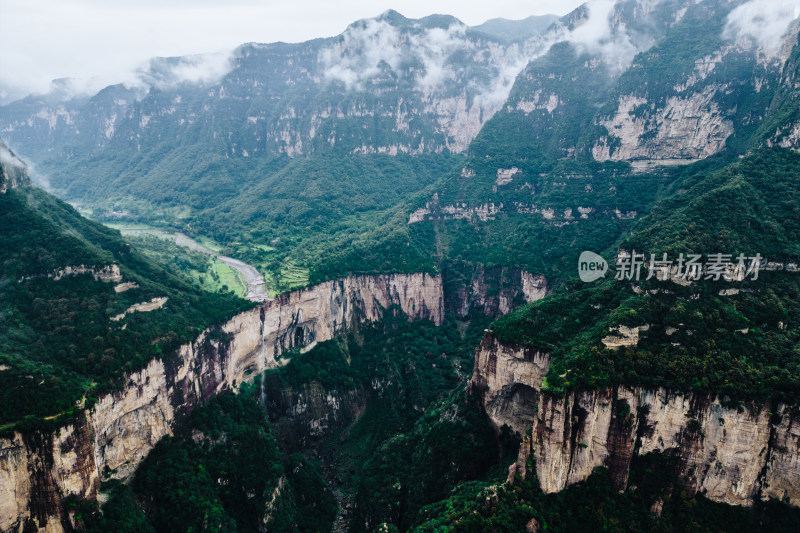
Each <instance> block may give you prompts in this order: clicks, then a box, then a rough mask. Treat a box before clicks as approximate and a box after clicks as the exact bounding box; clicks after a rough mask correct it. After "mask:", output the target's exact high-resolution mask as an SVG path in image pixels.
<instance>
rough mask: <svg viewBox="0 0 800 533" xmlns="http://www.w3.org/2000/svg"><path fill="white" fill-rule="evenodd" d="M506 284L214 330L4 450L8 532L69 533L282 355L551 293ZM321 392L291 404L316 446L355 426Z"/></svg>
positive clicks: (351, 294) (356, 299)
mask: <svg viewBox="0 0 800 533" xmlns="http://www.w3.org/2000/svg"><path fill="white" fill-rule="evenodd" d="M498 274H499V279H501V280H502V281H503V282H504V284H505V286H504V287H503V288H502V289H500V290H496V291H495V290H492V291H489V290H488V289H487V282H486V276H485V273H484V271H483V270H480V271H478V272H475V273H473V276H472V279H471V280H470V282H469V283H468V286H466V287H464V288H462V289H460V290H458V291H456V293H454V294H453V295H445V292H444V289H443V282H442V277H441V276H439V275H430V274H426V273H414V274H388V275H373V276H366V275H364V276H352V277H348V278H344V279H339V280H335V281H328V282H324V283H322V284H320V285H317V286H314V287H310V288H307V289H303V290H298V291H294V292H291V293H287V294H283V295H280V296H278V297H277V298H275V299H273V300H270V301H268V302H265V303H263V304H261V305H259V306H257V307H255V308H253V309H250V310H248V311H245V312H243V313H240V314H238V315H236V316H234V317H233V318H231V319H230V320H229V321H227V322H226V323H224V324H222V325H220V326H218V327H213V328H209V329H207V330H206V331H204V332H202V333H201V334H200V336H199V337H198V338H197V339H196V340H195V341H194V342H192V343H189V344H185V345H183V346H181V347H180V348H179V349H178V350H176V351H175V352H174V353H172V354H169V355H167V356H165V357H164V358H161V359H154V360H152V361H150V363H149V364H148V365H147V366H146V367H145V368H143V369H141V370H139V371H136V372H133V373H130V374H128V375H126V376H125V379H124V383H125V385H124V386H123V387H122V388H120V389H119V390H116V391H114V392H111V393H108V394H105V395H102V396H100V398H98V400H97V403H96V404H95V405H94V406H93V407H92V408H90V409H88V410H86V411H81V412H79V413H78V414H77V415H76V417H75V419H74V420H73V421H72V422H71V423H69V424H67V425H65V426H63V427H61V428H60V429H59V430H58V431H56V432H54V433H46V432H42V431H32V432H31V431H27V432H14V433H13V435H11V436H8V437H3V438H0V531H4V532H5V531H19V530H21V528H22V527H23V526H24V525H25V524H26V522H28V521H29V520H33V521H34V522H35V523H36V525H37V527H38V528H39V530H40V531H48V532H51V531H53V532H57V531H71V530H72V529H73V528H74V526H75V522H74V516H73V515H72V514H71V513H70V511H69V510H68V508H67V506H66V505H65V502H66V501H67V500H68V499H70V498H78V499H79V500H92V499H95V498H97V497H98V489H99V487H100V482H101V481H102V480H107V479H112V478H116V479H122V480H128V479H130V477H131V475H132V474H133V472H134V471H135V469H136V467H137V466H138V464H139V463H140V462H141V461H142V460H143V459H144V458H145V457H146V455H147V453H148V452H149V451H150V450H151V449H152V448H153V446H154V445H155V444H156V443H157V442H158V441H159V440H160V439H161V438H162V437H164V436H165V435H171V434H172V433H173V431H174V429H175V428H176V426H177V424H179V423H180V421H181V420H184V419H185V418H186V416H187V415H188V414H189V413H190V412H191V411H192V409H193V408H194V407H196V406H197V405H199V404H201V403H202V402H204V401H206V400H208V399H209V398H211V397H213V396H214V395H216V394H218V393H220V392H222V391H228V390H237V389H238V387H239V386H241V385H242V384H243V383H245V382H248V381H251V380H252V379H254V378H255V377H256V376H258V375H260V374H261V373H262V372H264V371H265V370H268V369H272V368H277V367H278V366H279V365H282V364H284V363H285V362H286V359H282V358H281V355H282V354H284V353H285V352H286V351H287V350H291V349H293V348H301V349H302V351H307V350H309V349H311V348H312V347H313V346H314V345H315V344H316V343H317V342H320V341H325V340H329V339H332V338H333V337H335V336H336V335H338V334H341V333H343V332H345V331H348V330H349V329H350V328H353V327H355V326H356V325H357V324H359V323H362V322H366V321H378V320H380V319H381V317H382V315H383V313H384V310H387V309H397V310H399V311H401V312H402V313H404V314H405V315H407V316H408V317H409V319H420V320H422V319H424V320H430V321H431V322H433V323H434V324H436V325H439V324H441V323H442V321H443V319H444V314H445V309H446V306H447V307H448V308H452V309H453V310H456V312H459V311H460V312H463V313H466V312H467V311H468V310H469V309H478V310H483V311H485V312H489V313H493V314H496V313H502V312H507V311H508V310H509V308H510V306H511V305H512V302H514V301H516V302H517V303H520V301H532V300H534V299H538V298H541V297H543V296H544V295H545V293H546V280H544V278H543V277H542V276H535V275H532V274H529V273H526V272H520V271H517V270H512V269H508V270H506V269H499V271H498V272H493V273H492V275H493V276H494V277H498ZM489 285H490V286H491V283H490V284H489ZM488 292H491V293H492V295H491V296H487V293H488ZM520 298H521V300H520ZM316 392H317V393H318V394H314V395H312V396H314V397H310V398H300V397H298V398H294V397H287V398H286V402H288V404H290V405H288V408H290V409H294V410H295V411H296V414H303V413H304V412H305V411H306V410H307V409H306V408H304V407H303V406H301V405H299V404H301V403H303V404H310V405H311V407H312V409H311V410H310V411H309V412H308V413H306V415H305V416H304V417H301V419H300V421H299V422H295V423H300V424H304V425H307V426H308V431H307V432H306V433H308V434H309V435H311V436H315V437H319V436H320V435H323V434H324V433H325V430H326V429H327V427H328V425H329V420H330V424H336V423H337V421H338V420H339V419H340V418H341V419H342V420H351V419H352V418H353V416H357V414H358V413H355V414H348V413H345V414H342V413H339V410H340V400H341V399H340V398H338V397H337V396H335V394H333V395H332V394H330V393H328V392H326V391H316ZM272 394H273V395H276V394H277V395H281V394H284V395H285V394H286V392H285V391H272ZM300 396H302V394H301V395H300ZM317 396H318V397H317ZM351 400H352V401H346V402H341V403H344V404H347V405H350V404H358V402H357V401H356V400H357V398H353V399H351ZM295 404H297V405H295ZM315 413H316V414H315ZM309 415H310V416H309ZM278 430H279V434H280V433H281V428H280V427H279V428H278ZM303 444H305V443H303Z"/></svg>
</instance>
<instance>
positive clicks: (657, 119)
mask: <svg viewBox="0 0 800 533" xmlns="http://www.w3.org/2000/svg"><path fill="white" fill-rule="evenodd" d="M725 89H726V87H723V86H717V85H712V86H709V87H706V88H705V89H704V90H703V91H702V92H695V93H692V94H688V95H683V94H676V95H675V96H671V97H670V98H668V99H667V100H666V102H665V103H664V104H663V105H661V106H658V107H657V106H656V104H655V103H652V102H649V101H648V100H647V99H646V98H638V97H636V96H634V95H627V96H622V97H620V99H619V106H618V108H617V111H616V113H614V114H613V115H612V116H610V117H608V118H605V119H602V120H600V121H599V123H600V124H601V125H602V126H604V127H605V128H606V130H607V131H608V133H609V137H610V139H611V140H610V139H609V137H602V138H601V139H600V140H599V141H598V143H597V144H595V146H594V148H593V149H592V154H593V156H594V158H595V159H596V160H597V161H609V160H611V161H641V162H645V161H646V162H658V163H659V164H662V165H670V164H687V163H692V162H694V161H698V160H700V159H705V158H706V157H708V156H710V155H713V154H716V153H718V152H720V151H722V149H723V148H724V147H725V141H726V140H727V138H728V137H729V136H730V135H731V134H732V133H733V129H734V126H733V122H732V121H731V120H730V119H729V118H728V117H727V115H726V113H723V112H722V110H721V109H720V108H719V105H718V104H717V102H716V101H715V96H716V95H717V94H718V93H719V92H722V91H724V90H725Z"/></svg>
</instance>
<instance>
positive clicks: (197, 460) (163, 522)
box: [79, 394, 336, 532]
mask: <svg viewBox="0 0 800 533" xmlns="http://www.w3.org/2000/svg"><path fill="white" fill-rule="evenodd" d="M265 415H266V414H265V413H264V411H263V408H261V407H260V406H259V405H258V404H257V403H256V402H255V401H254V400H252V399H250V398H248V397H247V396H246V395H245V394H240V395H238V396H235V395H232V394H222V395H220V396H218V397H216V398H214V399H213V400H211V401H210V402H208V403H207V404H206V405H204V406H202V407H199V408H198V409H197V410H195V412H194V413H192V416H191V419H190V420H189V422H188V423H187V424H185V425H184V426H183V427H182V428H181V430H180V431H179V432H177V433H176V435H175V436H174V437H169V436H168V437H165V438H164V439H162V440H161V441H160V442H159V443H158V445H156V447H155V448H154V449H153V450H152V451H151V452H150V454H149V455H148V456H147V459H146V460H145V461H144V462H143V463H142V465H141V466H140V467H139V469H138V470H137V472H136V477H135V479H134V481H133V483H132V485H131V487H130V488H128V487H126V486H124V485H120V484H117V483H115V482H109V483H106V485H105V487H104V489H103V490H105V491H107V492H109V493H110V496H111V497H110V499H109V501H108V503H106V504H105V505H104V506H103V509H102V512H97V511H96V510H93V509H92V508H91V505H89V506H88V509H86V510H85V512H84V513H83V514H82V515H81V517H80V518H79V519H80V520H82V521H83V522H84V526H85V529H86V530H87V531H89V532H92V531H98V532H100V531H112V530H113V531H130V532H133V531H155V532H162V531H163V532H167V531H170V532H172V531H174V532H177V531H187V532H188V531H218V532H223V531H224V532H233V531H239V532H246V531H253V532H255V531H262V530H263V527H264V525H266V526H267V527H268V528H269V530H270V531H285V532H292V531H319V532H322V531H328V530H329V529H330V524H331V523H332V521H333V518H334V517H335V514H336V503H335V501H334V499H333V496H332V495H331V493H330V491H329V490H328V489H327V487H326V486H325V482H324V480H323V479H322V478H321V477H320V475H319V473H318V472H317V470H316V468H315V467H314V465H313V464H311V463H309V462H308V461H307V460H306V459H304V458H303V457H302V456H301V455H299V454H295V455H293V456H291V457H287V458H284V457H283V456H282V455H281V452H280V450H279V449H278V445H277V442H276V441H275V438H274V437H273V435H272V433H271V431H270V428H269V425H268V423H267V422H266V416H265Z"/></svg>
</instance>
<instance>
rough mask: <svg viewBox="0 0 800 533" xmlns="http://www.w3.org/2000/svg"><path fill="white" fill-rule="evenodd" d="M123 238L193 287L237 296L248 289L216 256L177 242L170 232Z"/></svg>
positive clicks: (237, 275)
mask: <svg viewBox="0 0 800 533" xmlns="http://www.w3.org/2000/svg"><path fill="white" fill-rule="evenodd" d="M125 240H126V241H128V242H130V243H131V244H133V245H134V246H135V247H136V249H137V250H139V251H140V252H141V253H142V254H143V255H144V256H145V257H147V258H148V259H149V260H151V261H153V262H155V263H158V264H159V265H160V266H161V267H162V268H164V269H165V270H170V272H172V273H173V274H175V275H177V276H179V277H181V278H182V279H183V280H184V281H185V282H187V283H189V284H190V285H192V286H194V287H195V288H196V289H202V290H204V291H207V292H228V291H231V292H233V293H235V294H236V295H238V296H244V295H245V294H246V292H247V288H246V286H245V285H244V284H243V283H242V281H241V279H240V277H239V274H238V273H237V272H236V271H235V270H233V269H232V268H231V267H229V266H228V265H226V264H225V263H223V262H222V261H220V260H219V259H216V258H215V257H212V256H210V255H208V254H204V253H202V252H194V251H191V250H189V249H187V248H185V247H183V246H179V245H177V244H176V243H175V240H174V238H173V237H172V235H170V234H166V233H164V234H153V235H149V234H144V233H143V234H140V235H135V234H134V235H126V236H125Z"/></svg>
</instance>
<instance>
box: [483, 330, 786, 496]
mask: <svg viewBox="0 0 800 533" xmlns="http://www.w3.org/2000/svg"><path fill="white" fill-rule="evenodd" d="M549 366H550V358H549V355H548V354H544V353H541V352H537V351H536V350H534V349H532V348H529V347H524V346H519V345H514V344H506V343H502V342H500V341H498V340H497V339H495V338H494V337H492V336H491V335H487V336H486V337H485V338H484V340H483V343H482V344H481V347H480V349H479V350H478V352H477V354H476V359H475V371H474V374H473V378H472V386H473V387H477V389H478V390H480V391H482V394H483V403H484V406H485V407H486V411H487V413H488V414H489V416H490V417H491V419H492V420H493V422H494V423H495V424H496V425H497V426H498V427H499V426H502V425H503V424H507V425H508V426H510V427H511V428H512V429H513V430H515V431H517V432H519V433H520V434H522V435H525V437H524V440H523V443H522V446H521V447H520V452H519V458H518V460H517V463H516V464H515V465H512V467H511V468H510V469H509V481H513V479H514V478H515V477H516V476H519V477H522V478H523V479H524V478H525V477H526V476H527V475H533V474H534V472H535V475H536V476H537V478H538V480H539V484H540V486H541V488H542V490H544V491H545V492H548V493H551V492H557V491H560V490H563V489H564V488H566V487H567V486H569V485H571V484H573V483H577V482H580V481H583V480H585V479H586V478H588V477H589V476H590V475H591V473H592V471H593V469H594V468H595V467H597V466H605V467H607V468H608V469H609V471H610V474H611V479H612V483H613V484H614V486H615V487H616V488H617V489H619V490H624V489H625V488H626V487H627V482H628V474H629V469H630V464H631V460H632V459H633V458H634V457H636V456H641V455H644V454H647V453H652V452H655V453H661V454H664V455H667V456H670V457H674V458H676V459H677V460H678V474H679V476H680V478H681V481H682V482H683V484H684V485H685V486H686V488H687V489H688V490H689V491H691V492H692V493H702V494H704V495H705V496H706V497H708V498H709V499H711V500H714V501H718V502H724V503H728V504H732V505H751V504H752V503H753V502H754V501H756V500H758V499H764V500H766V499H769V498H778V499H780V500H782V501H784V502H787V503H789V504H791V505H795V506H797V505H800V427H798V423H800V415H799V414H798V412H797V410H796V408H791V407H789V406H786V405H780V406H778V408H777V409H775V410H773V409H771V408H770V406H769V405H768V404H762V405H757V406H755V407H751V408H750V409H737V408H735V407H729V406H726V405H724V404H723V402H722V401H721V400H720V399H719V398H716V397H710V396H707V395H692V394H673V393H670V392H669V391H666V390H664V389H658V390H647V389H643V388H640V387H633V388H629V387H614V388H609V389H602V390H592V391H572V392H569V393H567V394H566V395H565V396H553V395H551V394H548V393H547V392H542V390H541V386H542V382H543V379H544V377H545V376H546V374H547V372H548V370H549Z"/></svg>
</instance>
